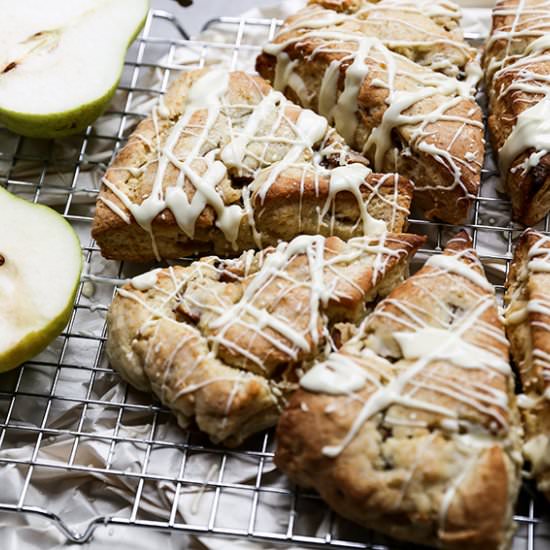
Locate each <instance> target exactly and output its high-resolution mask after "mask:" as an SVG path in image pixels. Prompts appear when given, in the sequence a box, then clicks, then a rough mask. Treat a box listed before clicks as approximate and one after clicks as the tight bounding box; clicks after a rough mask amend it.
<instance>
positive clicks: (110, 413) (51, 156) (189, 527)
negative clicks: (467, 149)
mask: <svg viewBox="0 0 550 550" xmlns="http://www.w3.org/2000/svg"><path fill="white" fill-rule="evenodd" d="M278 24H279V22H278V21H276V20H264V19H247V20H244V19H235V18H219V19H214V20H212V21H211V22H209V23H208V24H207V26H206V27H207V28H208V29H209V31H211V32H210V34H209V35H208V36H214V37H215V36H216V34H215V31H216V30H218V29H221V28H223V31H224V34H225V36H230V37H232V39H231V42H230V43H225V42H224V43H222V42H217V41H215V40H214V39H213V40H212V41H211V42H204V41H203V42H198V41H192V40H190V39H189V37H188V36H187V34H186V33H185V30H184V29H183V28H182V27H181V26H180V25H179V23H178V21H177V20H176V19H175V18H174V17H173V16H172V15H171V14H169V13H167V12H163V11H152V12H151V13H150V14H149V16H148V19H147V22H146V25H145V27H144V30H143V32H142V35H141V36H140V38H139V39H138V40H137V41H136V42H135V44H134V45H133V46H132V48H131V50H130V51H129V53H128V56H127V60H126V63H125V70H124V74H123V78H122V81H121V84H120V86H119V89H118V92H117V96H116V101H115V103H114V104H115V105H117V106H118V107H116V108H115V109H112V110H111V111H109V112H108V113H107V116H108V117H109V121H110V122H109V124H108V125H99V124H97V125H96V126H93V127H89V128H88V129H87V130H86V131H85V132H84V134H83V135H82V136H78V137H76V138H71V139H69V140H65V142H64V147H63V148H62V149H63V151H64V152H63V154H61V155H60V153H59V147H58V145H59V144H58V143H54V142H39V141H34V140H30V139H25V138H21V137H18V136H15V135H14V134H11V133H9V132H8V131H6V130H2V129H0V147H1V149H0V185H3V186H5V187H7V188H8V189H9V190H11V191H12V192H14V193H18V194H23V195H24V196H26V197H27V198H30V199H31V200H33V201H34V202H37V203H42V202H45V203H48V204H54V205H55V206H56V207H57V208H58V209H59V210H60V212H62V214H63V215H64V216H65V218H66V219H67V220H69V221H70V222H71V223H72V224H73V225H74V227H75V228H76V229H77V231H78V232H79V234H80V235H81V237H82V239H83V241H82V242H83V252H84V256H85V260H86V263H87V269H88V272H93V271H94V268H95V266H97V265H102V266H104V265H105V263H106V262H105V260H102V258H101V256H100V253H99V249H98V248H97V247H96V246H95V243H94V242H93V241H90V238H89V227H90V223H91V220H92V218H91V212H90V210H89V208H87V207H86V206H85V204H86V201H85V200H84V201H83V200H82V198H83V197H84V198H86V197H88V199H89V200H88V203H89V202H93V198H94V196H95V194H96V193H97V188H96V187H94V186H93V185H91V186H86V185H85V186H84V187H82V185H81V184H80V182H81V181H82V179H83V177H84V176H85V174H88V173H89V172H90V171H91V170H92V171H93V170H94V169H98V170H101V168H102V166H103V165H104V164H105V163H108V162H109V160H110V159H111V158H112V157H113V156H114V155H115V154H116V152H117V151H118V149H119V148H120V147H121V145H122V144H123V143H124V141H125V139H126V138H127V136H128V134H129V132H130V130H131V127H132V126H133V125H134V124H135V123H136V122H138V121H139V120H140V119H141V118H142V117H143V116H144V114H143V112H142V111H140V110H137V109H134V108H133V104H134V99H135V97H136V96H137V95H138V94H141V93H147V94H150V95H152V96H158V95H159V94H161V93H163V92H164V90H165V89H166V86H167V83H168V81H169V77H170V73H171V72H173V71H174V70H175V69H176V68H178V67H177V66H176V64H175V63H174V61H173V60H174V55H175V53H176V52H177V51H180V49H181V48H184V49H185V48H187V49H189V51H192V52H193V55H194V56H195V58H196V62H195V63H193V64H191V65H189V67H190V68H196V67H200V66H203V65H204V64H205V63H207V62H208V60H209V59H210V58H212V57H216V56H223V57H225V58H227V59H228V60H229V64H230V65H231V66H232V67H239V68H248V69H252V68H253V60H254V58H255V55H256V53H257V52H258V51H259V49H260V48H259V46H258V44H260V43H261V42H263V41H267V40H268V39H270V38H271V37H272V36H273V34H274V32H275V30H276V28H277V26H278ZM471 38H473V37H471ZM159 59H163V61H162V63H160V64H159V63H158V60H159ZM152 70H156V71H160V75H161V78H160V80H157V82H158V81H160V82H161V83H162V84H161V85H160V86H155V87H151V85H150V80H148V79H147V75H150V73H151V71H152ZM98 148H99V149H101V150H103V151H104V153H103V156H101V157H100V158H96V157H97V155H95V154H94V151H96V149H98ZM105 150H107V154H106V155H105ZM486 166H487V167H486V169H485V170H484V177H483V179H484V184H483V185H482V188H481V191H480V193H479V196H478V197H477V198H476V200H475V204H474V207H473V209H472V215H471V220H470V223H469V224H467V225H466V226H465V227H467V228H468V230H469V231H470V233H471V235H472V238H473V242H474V246H475V247H476V249H477V250H478V253H479V255H480V257H481V258H482V261H483V263H484V265H485V267H486V270H487V273H488V276H489V278H490V279H491V281H492V282H493V283H494V284H495V287H496V289H497V294H498V295H499V296H501V295H502V291H503V283H504V280H505V277H506V274H507V271H508V267H509V262H510V259H511V253H512V247H513V239H514V238H515V237H516V236H517V234H518V232H519V230H520V229H521V228H519V227H515V226H514V225H513V224H512V223H511V222H510V216H509V213H510V205H509V202H508V201H507V200H506V198H505V197H503V196H502V195H501V194H500V193H499V192H498V189H496V188H495V186H494V185H493V184H492V183H491V180H493V181H494V179H495V178H494V176H495V174H494V170H493V169H492V168H491V166H492V164H491V160H490V159H489V160H488V161H487V165H486ZM27 167H31V168H30V169H28V168H27ZM56 176H58V177H56ZM497 187H498V186H497ZM52 197H53V199H52ZM413 214H414V213H413ZM549 223H550V222H549V219H548V218H547V219H546V221H545V222H544V223H543V224H542V226H541V229H542V230H545V231H548V229H549ZM410 230H411V231H414V232H418V233H422V234H426V235H428V243H427V246H426V247H425V248H424V249H423V250H422V251H421V252H420V254H419V255H418V256H417V259H416V262H417V264H418V263H422V261H423V260H424V259H425V257H426V256H427V255H429V254H433V253H438V252H440V251H441V249H442V246H443V245H444V243H445V241H446V239H447V238H448V235H449V234H451V233H453V232H454V231H456V228H454V227H452V226H449V225H447V224H442V223H434V222H430V221H426V220H424V219H422V217H420V216H416V215H413V217H412V219H411V221H410ZM109 265H110V267H111V271H112V272H113V273H114V274H115V275H116V274H118V275H120V274H123V273H125V272H126V270H127V269H129V270H130V271H131V269H132V267H131V266H130V267H128V266H124V265H122V264H119V263H115V262H109ZM413 269H414V265H413ZM104 282H105V281H104ZM87 284H88V285H89V284H90V283H89V282H83V284H82V285H81V287H80V290H79V293H78V296H77V299H76V303H75V307H74V311H73V314H72V317H71V320H70V322H69V324H68V326H67V328H66V330H65V332H64V333H63V334H62V335H61V336H60V337H59V338H58V339H57V340H56V341H55V342H54V344H53V345H52V346H51V349H50V350H49V353H46V354H41V355H40V356H39V357H37V358H36V359H34V360H33V361H29V362H28V363H26V364H25V365H23V366H22V367H21V368H20V369H18V370H17V371H14V372H10V373H7V374H4V375H2V376H0V477H1V478H2V479H4V480H6V479H7V477H4V476H11V477H10V479H13V476H17V477H18V479H19V480H20V483H19V484H16V490H10V491H6V490H5V488H4V486H5V485H6V483H5V482H4V483H3V490H2V491H0V511H12V512H17V513H20V514H29V515H35V516H36V515H38V516H42V517H45V518H47V519H49V520H51V521H52V522H54V524H55V525H56V526H57V527H58V529H59V530H60V531H61V533H62V534H63V535H64V536H65V537H66V539H67V540H68V541H72V542H78V543H84V542H86V541H88V540H90V538H91V537H92V536H93V533H94V530H95V528H96V527H97V526H98V525H102V524H106V525H127V526H140V527H149V528H156V529H170V530H179V531H184V532H188V533H190V534H193V535H213V536H219V537H239V538H247V539H249V540H259V541H264V542H269V543H270V544H278V543H280V544H284V543H286V544H290V545H294V546H296V545H299V546H313V547H339V548H358V549H362V548H365V549H366V548H371V549H377V550H384V549H388V548H404V547H407V548H411V546H410V545H406V546H403V545H399V544H397V543H394V542H392V541H388V540H387V539H385V538H384V537H380V536H378V535H375V534H373V533H371V532H367V531H364V530H361V529H360V528H358V527H357V526H352V525H351V524H348V523H347V522H344V521H342V520H340V519H339V518H337V517H335V515H333V514H332V513H331V512H330V511H329V510H328V509H327V508H326V507H325V505H324V504H323V503H322V502H321V500H320V499H319V497H318V496H317V495H316V494H314V493H311V492H306V491H301V490H299V489H297V488H295V487H292V486H290V485H288V484H287V483H284V482H283V483H280V482H278V483H273V482H272V480H271V474H272V470H273V467H272V456H273V454H272V452H271V449H272V445H271V444H272V440H273V433H272V432H268V433H265V434H260V435H258V436H256V437H254V438H252V439H251V440H250V441H249V442H247V443H246V445H245V446H244V447H242V448H240V449H238V450H232V451H227V450H224V449H222V448H218V447H215V446H212V444H211V443H209V442H208V440H206V439H205V438H204V436H202V435H201V434H199V433H197V432H194V431H192V430H191V431H188V432H183V431H181V430H179V429H172V430H170V429H168V430H167V429H166V427H167V426H168V428H173V427H174V423H173V421H172V419H171V416H170V415H169V414H168V411H166V409H164V408H163V407H161V406H159V405H157V404H154V403H152V401H151V398H150V397H149V396H144V395H138V394H137V393H136V392H134V391H133V390H132V389H131V388H129V387H127V386H126V385H125V384H124V383H123V382H121V381H120V380H119V379H118V377H117V375H116V374H115V373H114V372H113V371H111V369H110V368H109V367H108V365H107V364H106V362H105V358H104V344H105V334H106V332H105V323H104V318H102V320H101V322H100V324H99V325H96V326H94V327H95V328H94V330H93V331H92V332H89V331H88V332H87V331H86V330H82V328H81V327H82V323H83V320H85V319H86V318H87V316H92V315H94V314H97V313H98V312H99V313H103V314H104V310H105V309H106V305H107V304H103V305H101V304H99V305H98V304H94V303H92V302H90V300H89V299H88V298H87V295H88V294H89V289H88V290H87V289H86V285H87ZM113 288H114V287H113V286H111V287H109V289H108V297H109V298H110V297H111V296H112V292H113ZM84 326H86V324H85V323H84ZM75 357H77V358H78V360H75ZM83 358H85V359H83ZM71 381H72V382H73V383H71ZM109 383H111V384H112V385H113V387H116V388H117V389H118V393H115V394H109V392H105V391H104V390H102V388H105V387H107V386H108V384H109ZM113 395H114V396H121V397H120V399H118V398H117V397H113ZM65 409H68V410H70V414H67V415H65V416H64V415H63V414H62V412H63V411H64V410H65ZM22 411H26V412H25V414H22ZM28 411H32V413H31V414H30V415H29V412H28ZM60 411H61V412H60ZM136 415H141V417H143V416H145V417H146V418H147V422H146V423H145V425H146V426H147V431H146V432H143V433H141V435H138V436H136V434H135V433H133V432H129V431H128V426H130V425H131V424H132V418H134V417H135V416H136ZM52 419H55V421H52ZM98 422H106V423H107V424H109V423H110V424H109V429H107V430H104V431H98V430H97V429H95V426H96V424H97V423H98ZM167 434H168V435H167ZM92 440H93V441H94V442H95V443H97V444H101V445H103V447H104V448H105V449H106V453H105V455H104V456H103V458H102V459H101V460H99V461H98V460H96V461H95V462H94V461H92V462H90V461H91V459H90V455H89V453H84V452H82V451H83V449H88V443H89V442H90V441H92ZM58 443H59V444H60V445H59V449H62V450H59V452H58V453H57V454H56V453H55V452H53V453H52V452H49V454H48V456H47V459H46V458H44V449H46V448H47V449H48V450H50V451H51V449H56V448H57V447H56V445H57V444H58ZM124 448H131V449H132V450H131V452H133V453H138V454H139V458H140V460H139V467H138V468H125V469H122V468H121V467H120V466H119V465H118V462H117V455H118V453H119V452H122V451H121V450H123V449H124ZM165 451H169V452H172V453H174V455H175V456H177V457H178V458H177V461H175V463H174V464H172V466H171V467H170V468H167V469H166V470H164V471H161V472H159V471H155V469H154V464H155V462H156V460H157V459H156V457H157V456H158V453H162V452H165ZM198 454H199V455H201V456H202V457H205V456H206V457H208V458H209V460H210V462H211V463H212V464H214V468H211V469H210V470H209V472H208V473H207V474H205V473H204V472H203V473H202V475H199V476H197V475H196V474H193V475H191V474H190V473H189V469H190V464H192V462H193V458H194V457H195V455H198ZM235 459H239V460H245V461H246V464H248V467H249V468H250V469H251V471H252V475H250V476H249V477H248V479H246V480H245V481H242V480H241V481H239V480H237V481H235V478H234V476H232V475H231V476H230V475H229V472H230V471H231V467H232V466H231V465H232V464H233V462H234V461H235ZM75 476H83V477H86V476H90V477H91V478H93V479H95V480H96V481H97V480H98V479H99V480H105V487H110V488H113V487H114V486H117V487H118V489H119V491H118V492H116V491H115V492H113V495H115V496H113V498H115V500H116V498H120V495H121V494H122V493H124V494H125V495H126V503H127V504H129V506H127V507H126V508H121V509H124V510H126V511H125V512H124V513H122V512H120V511H119V509H117V508H116V507H115V508H113V509H110V510H107V511H105V510H104V509H103V511H102V512H101V513H99V514H98V513H92V512H91V511H90V512H89V515H88V516H87V517H88V520H87V521H86V522H85V523H84V524H83V523H82V521H79V522H78V527H75V526H74V524H73V523H72V519H73V515H72V512H71V506H70V505H67V504H66V503H65V506H64V507H61V508H60V507H59V506H54V504H53V503H54V502H57V501H56V500H55V499H50V498H48V496H44V494H43V493H44V492H45V487H46V488H47V489H48V490H49V491H51V492H52V493H51V494H56V495H58V494H59V492H60V491H64V490H66V487H65V485H64V479H65V477H67V478H68V477H71V479H74V478H75ZM48 480H51V483H49V484H48ZM163 483H167V484H170V486H171V487H172V493H171V495H172V497H171V499H168V501H167V502H166V505H165V509H164V511H163V512H162V513H159V512H158V510H156V511H155V512H152V511H151V508H150V506H149V503H148V501H146V497H145V495H146V494H147V491H148V489H150V488H151V486H152V485H156V486H160V485H161V484H163ZM85 487H86V486H85V485H82V484H80V485H79V488H80V490H85ZM121 488H122V489H121ZM190 488H191V489H192V490H195V491H196V495H198V497H199V498H200V495H201V493H203V492H204V493H205V494H208V495H209V497H208V503H207V504H208V510H207V513H206V514H202V516H201V517H200V519H196V518H193V516H192V515H191V516H189V515H187V516H186V518H185V519H182V517H181V514H180V513H179V510H180V509H179V499H180V497H181V496H182V495H184V494H186V491H187V490H189V489H190ZM121 491H122V493H121ZM230 493H231V494H238V495H240V496H241V497H242V498H241V502H242V503H243V505H242V506H241V507H242V509H243V510H244V512H242V513H241V514H240V515H239V518H240V519H239V520H238V521H237V522H234V523H233V524H231V525H229V524H228V522H227V521H226V520H227V517H229V516H230V515H231V514H230V512H231V510H228V508H227V506H228V505H227V504H226V496H227V494H230ZM116 495H118V497H116ZM94 498H95V496H92V497H90V501H93V500H94ZM273 501H276V502H277V504H276V506H277V510H278V513H279V516H280V517H281V515H282V518H283V519H282V520H281V519H279V520H278V522H277V523H276V525H275V526H273V524H269V523H268V525H270V527H269V528H266V527H265V525H266V524H265V522H263V521H262V516H265V515H266V514H268V515H269V514H270V510H273V508H270V507H269V506H268V505H267V503H269V502H271V503H272V504H273ZM544 508H545V505H544V502H543V501H542V500H541V499H540V497H539V496H538V495H537V494H536V492H535V491H534V489H533V487H532V486H531V485H530V484H529V483H525V484H524V488H523V490H522V494H521V497H520V499H519V503H518V506H517V510H516V521H517V522H518V524H519V529H518V533H517V535H516V539H515V542H514V548H527V549H529V550H533V549H534V548H535V547H536V546H537V547H538V548H543V547H544V546H545V542H544V539H541V536H542V537H543V536H544V535H545V534H548V525H549V523H548V522H547V521H546V520H545V515H544ZM308 514H309V515H308ZM311 514H313V515H316V517H318V518H320V519H319V521H318V522H317V523H315V526H314V527H311V524H310V523H308V522H304V521H302V520H303V518H304V517H305V516H306V515H308V517H310V516H311ZM545 531H546V533H545ZM541 540H542V542H541Z"/></svg>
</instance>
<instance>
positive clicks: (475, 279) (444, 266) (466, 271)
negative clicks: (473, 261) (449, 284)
mask: <svg viewBox="0 0 550 550" xmlns="http://www.w3.org/2000/svg"><path fill="white" fill-rule="evenodd" d="M426 265H429V266H431V267H437V268H439V269H441V270H442V271H447V272H449V273H454V274H455V275H460V276H461V277H464V278H465V279H468V280H469V281H470V282H472V283H474V284H475V285H477V286H479V287H481V288H483V289H484V290H487V291H490V292H494V287H493V285H492V284H491V283H490V282H489V281H488V280H487V279H486V278H485V276H484V275H482V274H481V273H478V272H477V271H475V270H474V269H473V267H472V266H471V265H469V264H467V263H465V262H463V261H461V260H460V256H459V255H454V256H448V255H446V254H440V255H437V256H431V257H430V258H429V259H428V261H427V262H426Z"/></svg>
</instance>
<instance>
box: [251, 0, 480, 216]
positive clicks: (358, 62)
mask: <svg viewBox="0 0 550 550" xmlns="http://www.w3.org/2000/svg"><path fill="white" fill-rule="evenodd" d="M459 16H460V11H459V9H458V7H457V6H456V5H454V4H452V3H451V2H439V3H438V2H427V1H422V2H419V3H417V2H413V1H412V0H381V1H380V2H368V1H366V0H362V1H359V0H316V1H311V2H310V3H309V5H308V6H307V7H305V8H303V9H302V10H301V11H299V12H298V13H297V14H296V15H294V16H291V17H289V18H288V19H287V20H286V21H285V24H284V25H283V27H282V29H281V31H280V32H279V34H278V35H277V36H276V37H275V39H274V40H273V42H272V43H271V44H268V45H266V46H265V47H264V51H263V53H262V54H261V55H260V56H259V57H258V59H257V61H256V68H257V70H258V72H259V73H260V74H261V75H262V76H263V77H265V78H266V79H268V80H270V81H271V82H273V85H274V87H275V88H276V89H278V90H281V91H283V92H284V93H285V94H286V95H287V96H288V97H289V98H290V99H292V100H293V101H298V102H299V103H300V104H301V105H303V106H304V107H308V108H311V109H313V110H315V111H316V112H318V113H320V114H322V115H323V116H325V117H326V118H327V119H328V121H329V122H330V123H334V126H335V128H336V130H337V131H338V132H339V133H340V134H341V135H342V136H343V137H344V138H345V139H346V141H347V143H348V144H349V145H350V146H351V147H353V148H354V149H356V150H358V151H362V152H363V154H365V155H366V156H367V157H368V158H369V160H370V161H371V163H372V164H373V166H374V168H375V170H377V171H382V172H389V171H397V172H398V173H400V174H403V175H405V176H407V177H409V178H411V180H413V181H414V183H415V186H416V187H415V201H416V202H417V203H418V204H419V205H420V206H421V207H422V208H423V209H424V210H425V214H426V216H427V217H428V218H439V219H442V220H444V221H447V222H451V223H461V222H463V221H464V220H465V219H466V217H467V215H468V210H469V207H470V204H471V202H472V198H473V197H474V196H475V195H476V193H477V191H478V188H479V182H480V173H481V166H482V163H483V152H484V141H483V124H482V116H481V110H480V108H479V106H478V105H477V103H476V102H475V100H474V98H473V96H472V94H473V92H474V90H475V86H476V83H477V81H478V79H479V77H480V75H481V71H480V68H479V64H478V61H477V58H476V51H475V50H474V49H472V48H470V47H469V46H468V45H467V44H466V43H465V42H464V41H463V39H462V33H461V31H460V29H459V28H458V27H457V21H458V18H459Z"/></svg>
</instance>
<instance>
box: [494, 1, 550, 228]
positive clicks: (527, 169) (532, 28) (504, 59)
mask: <svg viewBox="0 0 550 550" xmlns="http://www.w3.org/2000/svg"><path fill="white" fill-rule="evenodd" d="M549 33H550V1H548V0H499V1H498V2H497V4H496V6H495V8H494V10H493V25H492V30H491V35H490V37H489V39H488V40H487V43H486V47H485V54H484V65H485V74H486V81H487V85H486V88H487V91H488V95H489V129H490V135H491V141H492V144H493V149H494V150H495V153H497V154H498V161H499V165H500V171H501V174H502V175H503V179H504V181H505V182H506V187H507V189H508V194H509V195H510V198H511V201H512V216H513V219H514V220H516V221H520V222H522V223H524V224H525V225H535V224H537V223H538V222H539V221H540V220H541V219H542V218H543V217H544V216H545V215H546V214H547V213H548V212H549V211H550V154H548V151H549V150H550V40H549V39H548V37H549V36H550V34H549Z"/></svg>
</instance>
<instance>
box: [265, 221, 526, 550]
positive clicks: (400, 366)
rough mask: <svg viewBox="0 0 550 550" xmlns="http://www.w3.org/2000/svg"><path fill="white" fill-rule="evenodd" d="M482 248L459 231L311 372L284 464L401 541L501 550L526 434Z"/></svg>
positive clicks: (290, 410)
mask: <svg viewBox="0 0 550 550" xmlns="http://www.w3.org/2000/svg"><path fill="white" fill-rule="evenodd" d="M471 246H472V245H471V241H470V239H469V237H468V236H467V234H466V233H465V232H461V233H459V234H458V235H457V236H456V237H455V238H453V239H452V240H451V241H450V242H449V243H448V245H447V248H446V249H445V251H444V252H443V254H441V255H438V256H432V257H431V258H430V259H429V260H428V261H427V262H426V264H425V265H424V267H423V268H422V269H421V270H420V271H418V272H417V273H416V274H415V275H413V276H412V277H410V278H409V279H407V280H405V281H404V282H403V283H402V284H401V285H399V286H398V287H397V288H396V289H395V290H393V291H392V292H391V293H390V294H389V296H388V297H387V298H385V299H384V300H382V301H381V302H380V303H379V304H378V305H377V306H376V308H375V310H374V312H373V313H372V314H371V315H369V316H368V317H366V319H365V321H364V322H363V323H362V324H361V326H360V328H359V330H358V331H357V333H356V334H355V336H353V337H352V338H351V339H350V340H348V341H347V342H346V343H345V344H344V345H343V346H342V347H341V348H340V349H339V350H338V351H336V352H334V353H332V354H331V355H330V356H329V358H328V359H327V360H324V361H322V362H319V363H318V364H316V365H315V366H313V368H312V369H310V370H309V371H308V372H307V373H306V374H305V375H304V377H303V378H302V379H301V381H300V385H301V388H300V389H299V390H298V391H297V392H296V393H295V394H294V395H293V396H292V397H291V398H290V403H289V405H288V407H287V408H286V409H285V410H284V411H283V413H282V415H281V418H280V421H279V424H278V427H277V442H278V443H277V450H276V454H275V463H276V464H277V466H278V467H279V468H280V469H281V470H282V471H283V472H284V473H285V474H287V475H288V476H289V477H290V479H291V480H292V481H294V482H296V483H298V484H299V485H302V486H306V487H313V488H315V489H317V491H319V493H320V494H321V496H322V498H323V499H324V500H326V502H327V503H328V504H329V505H330V506H331V507H332V508H334V510H335V511H336V512H338V513H339V514H341V515H342V516H344V517H346V518H349V519H351V520H354V521H356V522H358V523H360V524H361V525H364V526H366V527H369V528H372V529H375V530H378V531H381V532H383V533H385V534H387V535H390V536H392V537H395V538H398V539H403V540H406V541H410V542H414V543H419V544H426V545H433V546H437V547H440V548H453V549H457V550H458V549H461V550H462V549H465V548H467V549H468V550H472V549H476V550H490V549H504V548H507V547H508V546H509V544H510V541H511V538H512V535H513V532H514V523H513V520H512V515H513V509H514V504H515V501H516V497H517V494H518V490H519V487H520V470H521V463H522V460H521V427H520V420H519V413H518V410H517V406H516V403H515V395H514V378H513V374H512V371H511V368H510V365H509V360H508V342H507V340H506V337H505V334H504V327H503V323H502V321H501V318H500V316H499V313H498V309H497V303H496V298H495V292H494V289H493V287H492V285H491V284H490V283H489V282H488V281H487V279H486V278H485V275H484V272H483V268H482V266H481V263H480V262H479V260H478V258H477V256H476V253H475V251H474V250H473V249H472V247H471Z"/></svg>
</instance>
